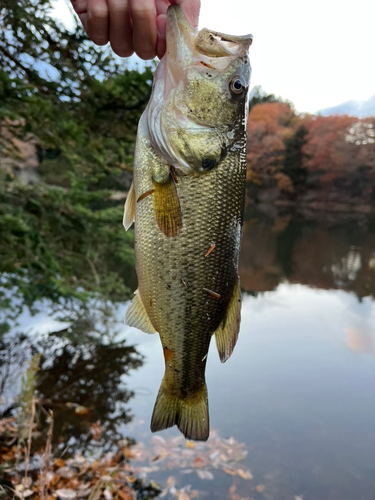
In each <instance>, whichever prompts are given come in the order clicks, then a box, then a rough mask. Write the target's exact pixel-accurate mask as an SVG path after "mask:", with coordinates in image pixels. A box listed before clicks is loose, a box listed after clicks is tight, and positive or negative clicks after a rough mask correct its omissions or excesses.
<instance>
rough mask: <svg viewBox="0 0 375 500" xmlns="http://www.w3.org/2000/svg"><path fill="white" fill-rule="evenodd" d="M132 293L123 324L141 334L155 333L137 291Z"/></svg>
mask: <svg viewBox="0 0 375 500" xmlns="http://www.w3.org/2000/svg"><path fill="white" fill-rule="evenodd" d="M134 293H135V297H134V298H133V300H132V301H131V303H130V305H129V307H128V308H127V310H126V313H125V318H124V319H125V323H126V324H127V325H128V326H133V327H134V328H138V329H139V330H142V332H145V333H155V332H156V330H155V328H154V327H153V326H152V323H151V320H150V318H149V315H148V314H147V311H146V309H145V306H144V305H143V302H142V299H141V297H140V295H139V293H138V290H137V291H135V292H134Z"/></svg>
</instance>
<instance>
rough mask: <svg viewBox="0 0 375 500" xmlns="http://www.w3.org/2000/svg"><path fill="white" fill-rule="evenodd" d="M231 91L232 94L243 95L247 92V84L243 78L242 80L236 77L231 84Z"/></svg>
mask: <svg viewBox="0 0 375 500" xmlns="http://www.w3.org/2000/svg"><path fill="white" fill-rule="evenodd" d="M229 89H230V91H231V92H232V94H236V95H239V94H242V92H243V91H244V90H245V82H244V80H243V78H241V77H240V76H234V77H233V78H232V79H231V81H230V82H229Z"/></svg>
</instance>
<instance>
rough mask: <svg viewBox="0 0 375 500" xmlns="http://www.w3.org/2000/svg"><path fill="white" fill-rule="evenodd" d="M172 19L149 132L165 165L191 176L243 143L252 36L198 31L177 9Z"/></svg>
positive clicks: (157, 76)
mask: <svg viewBox="0 0 375 500" xmlns="http://www.w3.org/2000/svg"><path fill="white" fill-rule="evenodd" d="M167 16H168V18H167V52H166V54H165V56H164V57H163V59H162V60H161V61H160V63H159V66H158V68H157V70H156V73H155V78H154V88H153V93H152V97H151V100H150V102H149V104H148V107H147V111H146V112H147V124H148V132H149V138H150V142H151V145H152V146H153V148H154V149H155V151H156V152H157V153H159V154H160V156H161V157H162V158H163V159H164V160H165V161H166V163H167V164H169V165H173V166H174V167H175V168H176V169H177V171H180V173H181V172H183V173H184V174H187V175H189V174H191V173H192V172H204V171H207V170H210V169H211V168H213V167H214V166H215V165H217V164H218V163H219V162H220V161H221V160H222V159H223V158H224V157H225V156H226V154H227V153H228V151H229V150H230V148H231V147H233V146H234V145H235V143H236V141H238V140H242V139H243V135H244V120H245V116H243V117H241V116H239V114H240V115H241V114H243V113H244V111H243V110H244V109H245V108H246V101H247V95H248V86H249V79H250V71H251V70H250V63H249V59H248V55H247V52H248V48H249V46H250V45H251V42H252V36H251V35H246V36H230V35H224V34H222V33H218V32H215V31H211V30H208V29H206V28H204V29H202V30H201V31H199V32H198V31H196V30H194V29H193V28H192V27H191V26H190V24H189V23H188V22H187V21H186V20H185V18H184V16H183V14H182V12H181V9H180V8H179V7H178V6H177V5H172V6H170V7H169V8H168V13H167ZM233 79H234V80H233ZM233 82H234V83H233ZM238 82H242V83H241V85H240V84H239V83H238ZM231 89H232V90H231ZM234 89H235V91H233V90H234Z"/></svg>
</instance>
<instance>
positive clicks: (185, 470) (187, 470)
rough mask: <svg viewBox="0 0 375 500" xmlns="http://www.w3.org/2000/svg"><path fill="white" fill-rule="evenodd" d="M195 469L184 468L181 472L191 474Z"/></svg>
mask: <svg viewBox="0 0 375 500" xmlns="http://www.w3.org/2000/svg"><path fill="white" fill-rule="evenodd" d="M192 472H194V471H193V469H184V470H182V471H181V474H191V473H192Z"/></svg>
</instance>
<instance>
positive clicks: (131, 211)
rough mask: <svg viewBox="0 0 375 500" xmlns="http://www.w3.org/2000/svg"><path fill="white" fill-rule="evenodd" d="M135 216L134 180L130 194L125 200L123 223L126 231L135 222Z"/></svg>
mask: <svg viewBox="0 0 375 500" xmlns="http://www.w3.org/2000/svg"><path fill="white" fill-rule="evenodd" d="M134 218H135V190H134V181H133V182H132V185H131V186H130V189H129V193H128V196H127V198H126V202H125V209H124V218H123V221H122V224H123V226H124V228H125V231H127V230H128V229H129V227H130V226H131V225H132V224H133V222H134Z"/></svg>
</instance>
